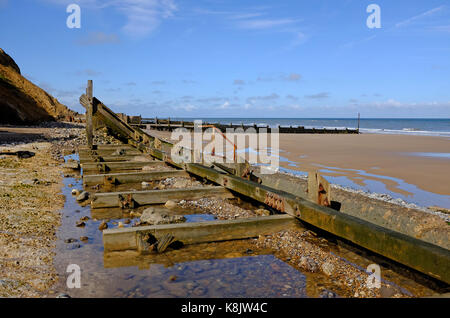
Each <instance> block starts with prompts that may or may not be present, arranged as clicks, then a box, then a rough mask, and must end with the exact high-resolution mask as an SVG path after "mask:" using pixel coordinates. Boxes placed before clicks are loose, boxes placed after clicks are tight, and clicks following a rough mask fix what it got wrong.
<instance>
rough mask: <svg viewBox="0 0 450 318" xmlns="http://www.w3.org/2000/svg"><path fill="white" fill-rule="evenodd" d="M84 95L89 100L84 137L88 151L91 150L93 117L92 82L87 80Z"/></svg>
mask: <svg viewBox="0 0 450 318" xmlns="http://www.w3.org/2000/svg"><path fill="white" fill-rule="evenodd" d="M86 95H87V97H88V98H89V104H88V105H87V106H88V107H87V108H86V137H87V144H88V147H89V148H90V149H92V148H93V134H94V132H93V123H92V116H93V85H92V80H88V84H87V88H86Z"/></svg>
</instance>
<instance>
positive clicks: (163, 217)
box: [141, 208, 186, 225]
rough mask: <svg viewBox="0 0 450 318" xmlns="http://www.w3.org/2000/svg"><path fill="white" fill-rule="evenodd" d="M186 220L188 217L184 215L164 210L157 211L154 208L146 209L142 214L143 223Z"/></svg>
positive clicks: (155, 223)
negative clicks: (171, 213) (172, 213)
mask: <svg viewBox="0 0 450 318" xmlns="http://www.w3.org/2000/svg"><path fill="white" fill-rule="evenodd" d="M184 221H186V218H185V217H184V216H182V215H169V214H168V213H167V212H165V211H164V210H163V211H161V210H158V211H156V210H155V209H154V208H147V209H145V210H144V212H143V213H142V216H141V223H144V222H145V223H147V224H150V225H157V224H169V223H180V222H184Z"/></svg>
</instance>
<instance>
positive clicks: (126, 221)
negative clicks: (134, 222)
mask: <svg viewBox="0 0 450 318" xmlns="http://www.w3.org/2000/svg"><path fill="white" fill-rule="evenodd" d="M130 222H131V220H130V219H126V220H125V221H123V223H125V224H130Z"/></svg>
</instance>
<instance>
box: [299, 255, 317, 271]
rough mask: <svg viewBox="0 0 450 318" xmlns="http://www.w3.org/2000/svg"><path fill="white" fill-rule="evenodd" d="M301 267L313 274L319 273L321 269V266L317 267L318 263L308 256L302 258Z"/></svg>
mask: <svg viewBox="0 0 450 318" xmlns="http://www.w3.org/2000/svg"><path fill="white" fill-rule="evenodd" d="M299 266H300V267H301V268H304V269H305V270H307V271H310V272H313V273H315V272H317V271H318V269H319V265H317V262H316V261H315V260H314V259H312V258H311V257H306V256H302V257H301V258H300V262H299Z"/></svg>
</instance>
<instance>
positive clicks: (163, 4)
mask: <svg viewBox="0 0 450 318" xmlns="http://www.w3.org/2000/svg"><path fill="white" fill-rule="evenodd" d="M44 1H47V2H52V3H56V4H61V5H68V4H70V3H73V2H74V0H44ZM77 3H78V4H79V5H80V7H81V10H82V12H83V10H84V9H85V8H86V9H105V8H113V9H115V10H117V11H119V12H121V13H123V14H124V15H125V17H126V19H127V22H126V23H125V25H124V26H123V27H122V30H123V31H124V32H125V33H126V34H128V35H130V36H133V37H143V36H146V35H148V34H150V33H151V32H152V31H154V30H155V29H156V28H157V27H158V26H159V25H160V24H161V21H162V20H164V19H168V18H170V17H172V16H173V15H174V13H175V11H177V6H176V5H175V2H174V0H79V1H78V2H77Z"/></svg>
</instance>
